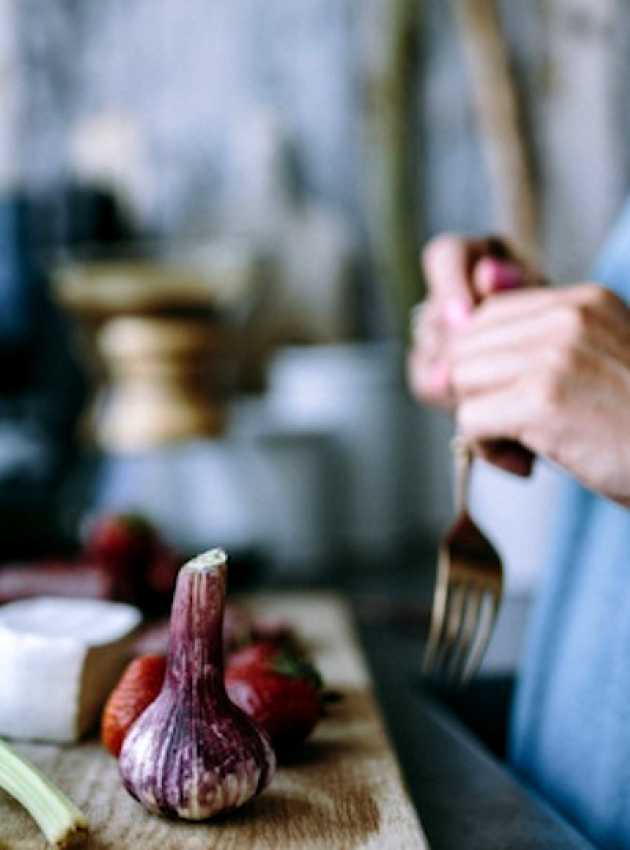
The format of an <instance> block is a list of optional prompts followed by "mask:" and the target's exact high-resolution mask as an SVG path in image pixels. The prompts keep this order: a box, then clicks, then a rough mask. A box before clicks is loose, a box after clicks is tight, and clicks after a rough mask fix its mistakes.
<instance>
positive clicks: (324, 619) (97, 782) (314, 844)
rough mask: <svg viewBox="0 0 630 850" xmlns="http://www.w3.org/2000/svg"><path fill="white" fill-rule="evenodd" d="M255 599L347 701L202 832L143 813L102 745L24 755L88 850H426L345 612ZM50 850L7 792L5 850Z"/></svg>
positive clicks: (0, 819) (297, 600) (335, 601)
mask: <svg viewBox="0 0 630 850" xmlns="http://www.w3.org/2000/svg"><path fill="white" fill-rule="evenodd" d="M248 601H249V604H251V605H252V607H254V608H256V609H257V610H259V611H261V612H264V613H265V614H270V615H273V616H275V615H278V616H281V617H283V618H285V619H287V620H289V621H290V622H292V623H295V625H296V627H297V628H298V629H299V632H300V634H301V635H303V636H304V637H305V639H306V640H307V642H308V644H309V645H310V647H311V649H312V652H313V655H314V657H315V658H316V660H317V663H318V664H319V666H320V668H321V670H322V672H323V674H324V677H325V679H326V682H327V684H328V686H329V687H332V688H335V689H338V690H340V691H341V692H342V693H343V700H342V702H340V703H339V704H336V705H333V706H332V707H331V708H330V710H329V713H328V715H327V717H326V718H325V719H324V720H323V721H322V722H321V723H320V725H319V726H318V728H317V730H316V732H315V734H314V735H313V737H312V739H311V741H310V742H309V743H308V744H307V746H306V747H305V749H304V751H303V753H301V754H300V757H299V758H297V759H296V760H295V762H294V763H291V764H289V765H285V766H282V767H281V768H280V769H279V770H278V773H277V775H276V777H275V778H274V780H273V782H272V784H271V786H270V787H269V788H268V789H267V790H266V791H265V792H264V793H263V794H262V795H261V796H260V797H257V798H256V799H255V800H253V801H252V802H251V803H249V804H248V805H246V806H244V807H243V808H242V809H240V810H239V811H237V812H236V813H233V814H231V815H229V816H225V817H224V818H217V819H214V820H212V821H209V822H206V823H203V824H186V823H181V822H173V821H168V820H164V819H162V818H158V817H154V816H152V815H149V814H147V813H146V812H145V811H144V810H143V809H142V808H141V807H140V806H139V805H138V804H137V803H136V802H135V801H134V800H133V799H132V798H131V797H130V796H129V795H128V794H127V793H126V791H125V790H124V789H123V788H122V785H121V783H120V780H119V778H118V771H117V765H116V762H115V760H114V759H113V758H111V757H110V756H109V755H108V754H107V753H106V752H105V751H104V750H103V749H102V748H101V747H100V746H99V744H98V743H97V742H96V741H95V740H90V741H86V742H85V743H83V744H81V745H79V746H74V747H68V748H62V747H56V746H49V745H34V744H29V745H24V744H21V745H19V746H18V747H17V749H18V750H19V751H20V752H22V753H23V754H24V755H26V756H27V757H28V758H30V759H31V760H32V761H33V762H34V763H36V764H37V765H38V766H39V767H41V768H42V769H43V770H44V771H46V773H47V774H48V775H49V776H50V777H51V778H52V779H53V780H54V781H55V782H57V783H58V784H59V785H60V786H61V787H62V788H63V789H64V790H65V791H66V792H67V793H68V794H69V795H70V796H71V797H72V799H73V800H74V801H75V802H76V803H77V804H78V805H79V806H80V807H81V808H82V809H83V811H84V812H85V813H86V815H87V817H88V819H89V821H90V827H91V835H90V839H89V843H88V847H89V848H92V850H106V848H107V850H158V848H159V850H183V848H186V850H294V848H295V850H355V848H356V850H359V848H360V850H428V845H427V842H426V839H425V837H424V835H423V832H422V829H421V827H420V824H419V822H418V819H417V817H416V814H415V811H414V809H413V807H412V805H411V802H410V801H409V799H408V797H407V793H406V791H405V789H404V787H403V784H402V780H401V776H400V772H399V769H398V765H397V763H396V759H395V757H394V754H393V752H392V749H391V746H390V744H389V741H388V739H387V736H386V734H385V732H384V728H383V722H382V719H381V715H380V711H379V709H378V707H377V706H376V703H375V701H374V698H373V696H372V691H371V686H370V681H369V676H368V673H367V670H366V667H365V664H364V662H363V659H362V657H361V654H360V651H359V649H358V646H357V642H356V639H355V636H354V633H353V629H352V626H351V622H350V618H349V615H348V611H347V608H346V606H345V605H344V603H343V602H342V601H341V600H340V599H339V598H338V597H335V596H332V595H330V596H329V595H321V594H318V595H305V594H299V595H294V594H282V595H278V596H269V597H257V598H256V599H250V600H248ZM44 847H45V842H44V840H43V838H42V837H41V835H40V834H39V833H38V831H37V828H36V827H35V825H34V823H33V822H32V821H31V819H30V818H29V816H28V815H26V813H25V812H24V811H23V810H22V809H21V807H20V806H19V805H18V804H17V803H15V802H14V801H12V800H11V799H10V798H9V797H7V796H6V795H4V794H2V792H0V850H43V848H44Z"/></svg>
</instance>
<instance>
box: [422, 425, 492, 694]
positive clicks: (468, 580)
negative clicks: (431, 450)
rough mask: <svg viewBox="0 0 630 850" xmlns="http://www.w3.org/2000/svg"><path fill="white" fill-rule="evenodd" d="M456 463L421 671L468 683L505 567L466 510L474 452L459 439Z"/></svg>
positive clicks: (482, 646)
mask: <svg viewBox="0 0 630 850" xmlns="http://www.w3.org/2000/svg"><path fill="white" fill-rule="evenodd" d="M451 448H452V451H453V456H454V461H455V506H456V512H457V516H456V519H455V522H454V523H453V525H452V526H451V528H450V529H449V531H448V532H447V534H446V535H445V537H444V538H443V539H442V542H441V544H440V548H439V553H438V565H437V574H436V582H435V591H434V595H433V606H432V610H431V625H430V628H429V637H428V641H427V646H426V650H425V653H424V659H423V663H422V668H423V672H424V673H426V674H429V675H435V676H438V677H440V678H444V679H446V680H447V681H449V682H451V683H453V684H457V685H464V684H466V682H468V681H469V680H470V678H471V677H472V676H474V674H475V673H476V672H477V670H478V669H479V666H480V664H481V662H482V660H483V656H484V654H485V651H486V648H487V646H488V642H489V640H490V637H491V635H492V630H493V628H494V624H495V622H496V618H497V614H498V611H499V604H500V601H501V595H502V592H503V566H502V563H501V558H500V557H499V555H498V553H497V552H496V550H495V548H494V546H493V545H492V544H491V543H490V541H489V540H488V539H487V538H486V537H485V536H484V535H483V534H482V533H481V531H480V530H479V528H478V527H477V526H476V525H475V523H474V521H473V520H472V518H471V516H470V514H469V512H468V489H469V481H470V471H471V466H472V460H473V451H472V448H471V446H470V444H468V443H467V442H465V441H464V440H463V439H462V438H461V437H455V438H454V440H453V441H452V443H451Z"/></svg>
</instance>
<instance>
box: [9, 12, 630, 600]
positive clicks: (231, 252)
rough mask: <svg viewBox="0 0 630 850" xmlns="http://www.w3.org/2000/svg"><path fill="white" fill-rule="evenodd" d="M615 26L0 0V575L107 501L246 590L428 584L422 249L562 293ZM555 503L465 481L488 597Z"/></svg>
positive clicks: (543, 19) (612, 188) (618, 31)
mask: <svg viewBox="0 0 630 850" xmlns="http://www.w3.org/2000/svg"><path fill="white" fill-rule="evenodd" d="M629 30H630V15H628V14H627V10H626V8H625V5H624V4H622V3H621V2H618V0H600V2H599V3H597V4H592V3H590V2H588V0H536V2H530V3H521V4H516V3H510V2H508V0H504V1H503V2H494V0H455V2H452V3H445V2H442V0H361V2H358V0H301V2H300V3H296V2H294V0H214V2H213V3H207V2H205V1H204V0H159V2H156V0H133V2H128V0H125V2H123V0H101V2H98V3H97V2H77V0H52V2H50V0H20V1H19V2H18V0H0V67H1V74H0V97H1V98H2V108H1V109H0V502H1V510H0V532H1V540H2V548H1V551H0V561H2V562H5V563H6V564H14V563H15V562H16V561H26V560H29V559H31V558H42V557H51V556H52V555H55V557H57V556H59V557H62V556H63V557H66V556H67V555H68V554H70V555H71V554H72V552H73V551H75V549H76V546H77V541H78V540H79V537H80V534H81V530H82V529H84V528H85V524H86V522H88V521H89V518H90V517H93V516H95V515H99V514H102V513H104V512H109V511H121V510H123V511H130V510H131V511H134V512H140V513H142V514H144V515H146V516H147V517H150V518H151V519H152V520H154V521H155V522H156V523H157V524H158V526H159V528H160V530H161V533H163V535H164V536H165V538H166V539H168V540H169V542H170V543H171V545H172V546H174V547H176V548H177V550H178V551H180V552H182V553H185V552H192V551H195V550H199V549H201V548H208V547H209V546H211V545H217V544H220V545H223V546H225V547H226V548H227V549H228V550H229V551H230V552H233V553H235V556H236V558H237V560H240V562H242V563H243V564H244V565H246V567H247V565H249V568H250V569H251V570H252V571H253V572H255V573H256V575H257V577H258V579H260V580H262V581H266V580H269V581H272V580H273V581H282V582H288V583H293V582H295V583H304V582H311V581H312V582H326V581H332V580H335V579H338V578H339V576H340V575H341V574H343V573H344V572H345V571H347V572H348V573H355V574H357V575H360V574H362V572H363V571H365V573H366V574H368V573H370V574H371V573H373V572H379V571H380V573H381V574H382V573H384V572H386V571H387V572H390V571H392V570H395V569H396V568H402V567H406V568H408V569H410V570H412V571H419V570H424V571H425V572H426V573H427V574H429V573H430V572H431V571H432V569H433V566H434V561H433V557H432V553H433V552H434V547H435V543H436V540H437V538H438V535H439V533H440V531H441V530H442V529H443V528H444V526H445V525H446V524H447V522H448V520H449V517H450V515H451V501H450V465H451V463H450V457H449V450H448V442H449V438H450V432H451V425H450V422H449V420H448V418H447V417H446V416H443V415H442V414H439V413H433V412H430V411H428V410H425V409H420V408H419V407H418V406H416V405H415V404H414V403H413V402H412V401H411V399H410V398H409V396H408V393H407V391H406V389H405V382H404V351H405V346H406V344H407V324H408V321H407V315H408V310H409V308H410V307H411V305H412V304H413V303H415V302H416V301H417V300H419V299H420V298H421V297H422V294H423V289H422V280H421V276H420V273H419V269H418V253H419V250H420V248H421V246H422V244H423V243H424V242H425V241H426V240H427V239H428V238H429V237H430V236H431V235H433V234H435V233H437V232H439V231H441V230H445V229H446V230H451V231H461V232H464V233H470V234H472V233H484V232H487V231H492V232H500V233H503V234H507V235H508V236H511V237H512V238H514V239H515V240H517V242H518V244H520V245H521V246H522V248H523V250H524V251H525V253H527V254H528V255H529V256H530V257H532V258H534V259H537V260H539V261H540V262H541V263H542V264H543V267H544V268H545V270H546V271H547V273H548V274H549V275H550V276H551V277H552V278H553V279H554V280H558V281H560V282H562V281H568V280H578V279H583V278H584V277H586V276H587V274H588V269H589V267H590V264H591V261H592V259H593V257H594V255H595V252H596V250H597V248H598V246H599V244H600V242H601V240H602V238H603V236H604V234H605V233H606V230H607V228H608V227H609V226H610V224H611V221H612V219H613V218H614V215H615V213H616V212H617V211H618V209H619V206H620V204H621V202H622V199H623V197H624V194H625V190H626V186H627V183H628V175H629V170H630V160H629V157H628V148H627V146H626V145H625V144H624V143H623V140H624V139H625V138H626V137H627V133H628V130H629V129H630V128H629V127H628V126H627V125H628V115H629V113H628V110H627V109H625V98H626V93H625V91H624V85H623V84H624V80H625V79H626V77H627V71H628V65H629V63H630V48H629V45H630V39H629V38H628V36H629V34H630V32H629ZM552 498H553V475H552V474H551V472H550V471H549V470H548V469H546V468H545V467H544V465H542V464H539V465H538V467H537V470H536V473H535V475H534V477H533V479H532V480H531V481H528V482H522V481H515V480H513V479H511V478H510V477H509V476H506V475H504V474H502V473H499V472H494V471H491V470H489V469H487V468H482V467H481V466H480V467H479V470H478V474H477V475H476V480H475V486H474V501H475V510H476V512H477V514H478V516H479V519H480V520H481V522H482V524H485V526H486V527H487V528H488V530H489V531H490V533H491V534H492V535H493V537H494V539H496V540H497V541H498V543H499V545H500V546H501V547H502V549H503V551H504V554H505V556H506V562H507V567H508V588H509V590H510V592H512V593H514V594H517V595H518V594H520V595H522V596H524V597H528V595H529V594H530V593H531V592H532V590H533V589H534V588H535V585H536V581H537V575H538V565H539V562H540V558H541V556H542V553H543V552H544V547H545V539H546V538H545V535H546V531H547V528H546V514H547V511H546V510H545V504H547V503H548V500H549V499H552ZM0 575H1V571H0ZM0 582H1V578H0Z"/></svg>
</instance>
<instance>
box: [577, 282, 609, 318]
mask: <svg viewBox="0 0 630 850" xmlns="http://www.w3.org/2000/svg"><path fill="white" fill-rule="evenodd" d="M580 289H581V294H582V300H581V306H582V307H583V308H584V309H586V310H589V311H592V309H593V308H608V307H612V306H614V305H616V304H618V303H619V299H618V298H617V296H616V295H615V294H614V293H612V292H611V291H610V290H609V289H606V287H605V286H602V285H601V284H599V283H593V282H592V281H589V282H587V283H584V284H582V286H581V287H580Z"/></svg>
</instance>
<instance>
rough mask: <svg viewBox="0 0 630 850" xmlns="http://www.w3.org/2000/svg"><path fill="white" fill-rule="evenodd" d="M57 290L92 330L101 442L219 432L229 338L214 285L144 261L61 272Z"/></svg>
mask: <svg viewBox="0 0 630 850" xmlns="http://www.w3.org/2000/svg"><path fill="white" fill-rule="evenodd" d="M241 271H242V273H243V275H247V274H249V272H250V271H251V268H249V269H245V268H244V269H242V270H241ZM240 273H241V272H239V274H240ZM232 288H233V289H234V290H236V291H238V289H237V287H236V286H234V287H232ZM244 289H247V287H246V286H244V287H241V293H242V291H243V290H244ZM56 292H57V296H58V298H59V300H60V301H61V303H62V304H63V305H64V306H65V307H66V308H68V309H69V310H70V311H71V312H72V313H74V314H75V315H77V316H78V317H79V319H80V320H81V324H82V325H83V329H84V330H85V331H87V338H88V342H89V346H88V356H87V358H86V360H87V365H88V367H90V368H91V371H92V373H93V374H94V376H95V383H96V388H95V394H94V402H93V404H92V406H91V408H90V410H89V412H88V414H87V416H86V417H85V422H86V423H87V426H88V432H89V436H90V437H91V438H93V439H94V441H95V442H96V443H97V445H99V446H100V447H101V448H103V449H105V450H106V451H108V452H114V453H120V452H123V453H130V452H132V453H136V452H144V451H149V450H151V449H153V448H156V447H158V446H160V445H163V444H165V443H168V442H172V441H175V440H184V439H191V438H194V437H199V436H216V435H218V434H220V433H221V432H222V430H223V427H224V422H225V403H226V386H225V383H226V381H225V374H224V366H225V363H226V360H227V354H228V351H227V348H228V337H229V335H228V332H227V326H226V323H225V322H224V321H223V319H222V316H223V309H222V307H223V306H224V301H225V299H223V301H222V299H221V297H220V295H217V292H219V285H218V283H217V282H216V281H214V282H213V281H212V280H210V279H206V280H204V279H203V277H201V276H200V275H198V274H197V276H195V274H194V273H192V272H191V271H190V270H188V271H186V270H183V269H173V268H172V267H169V266H162V265H159V264H153V263H150V262H147V261H137V262H127V263H122V262H119V263H115V262H111V263H110V262H108V263H93V264H90V263H87V264H83V265H72V266H69V267H67V268H65V269H61V271H60V273H59V275H58V277H57V287H56Z"/></svg>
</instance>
